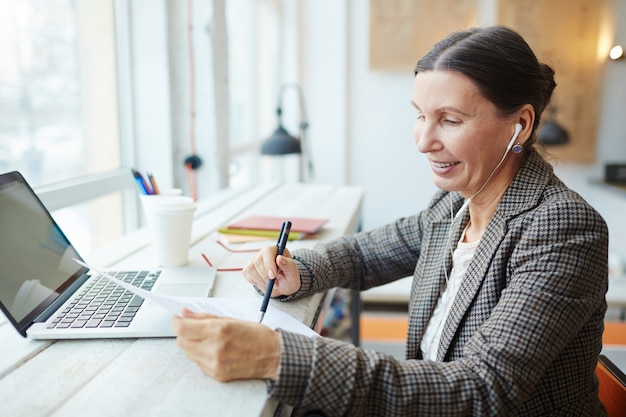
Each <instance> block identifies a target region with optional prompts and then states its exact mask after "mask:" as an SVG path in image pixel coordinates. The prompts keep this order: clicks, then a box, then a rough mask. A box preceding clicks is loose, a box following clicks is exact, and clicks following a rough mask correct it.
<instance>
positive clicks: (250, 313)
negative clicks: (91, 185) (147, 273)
mask: <svg viewBox="0 0 626 417" xmlns="http://www.w3.org/2000/svg"><path fill="white" fill-rule="evenodd" d="M74 260H75V261H76V262H77V263H78V264H79V265H82V266H84V267H85V268H89V269H90V270H92V271H95V272H97V273H99V274H101V275H102V276H104V277H106V278H108V279H109V280H111V281H113V282H114V283H116V284H117V285H119V286H120V287H122V288H124V289H126V290H128V291H130V292H132V293H133V294H136V295H138V296H140V297H141V298H143V299H145V300H147V301H150V302H153V303H155V304H158V305H160V306H161V307H163V308H165V309H166V310H167V311H169V312H170V313H172V314H173V315H177V316H178V315H180V313H181V311H182V309H183V308H186V309H188V310H191V311H195V312H199V313H210V314H215V315H218V316H226V317H233V318H237V319H241V320H247V321H253V322H256V321H258V317H259V309H260V307H261V300H260V299H258V298H255V297H209V298H205V297H170V296H166V295H159V294H156V293H152V292H150V291H146V290H144V289H142V288H139V287H135V286H134V285H131V284H129V283H127V282H124V281H122V280H120V279H118V278H116V277H114V276H113V275H110V274H108V273H107V272H106V271H103V270H101V269H98V268H94V267H92V266H90V265H87V264H86V263H84V262H82V261H80V260H78V259H74ZM263 324H264V325H265V326H267V327H269V328H271V329H278V328H280V329H283V330H287V331H290V332H293V333H298V334H302V335H305V336H309V337H319V335H318V334H317V333H315V332H314V331H313V330H312V329H310V328H309V327H307V326H305V325H304V324H303V323H302V322H300V321H299V320H296V319H295V318H293V317H291V316H290V315H289V314H287V313H285V312H284V311H281V310H279V309H277V308H276V307H274V306H272V303H270V305H269V306H268V308H267V312H266V313H265V317H264V318H263Z"/></svg>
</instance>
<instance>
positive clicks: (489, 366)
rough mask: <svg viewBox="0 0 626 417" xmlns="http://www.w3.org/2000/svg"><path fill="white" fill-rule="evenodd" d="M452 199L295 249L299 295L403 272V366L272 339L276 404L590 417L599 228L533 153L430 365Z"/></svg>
mask: <svg viewBox="0 0 626 417" xmlns="http://www.w3.org/2000/svg"><path fill="white" fill-rule="evenodd" d="M462 202H463V199H462V197H461V196H460V195H459V194H458V193H447V192H443V191H440V192H438V193H437V194H436V195H435V197H434V198H433V200H432V201H431V203H430V205H429V207H428V208H427V209H426V210H424V211H423V212H421V213H419V214H417V215H415V216H412V217H407V218H403V219H399V220H397V221H396V222H394V223H392V224H390V225H387V226H384V227H381V228H378V229H376V230H372V231H369V232H363V233H359V234H355V235H351V236H346V237H343V238H340V239H338V240H334V241H331V242H328V243H326V244H320V245H318V247H316V248H315V251H312V250H298V251H294V258H295V259H296V260H297V262H298V267H299V269H300V273H301V279H302V286H301V288H300V290H299V292H298V293H297V294H294V295H293V296H290V297H287V299H293V298H298V297H302V296H306V295H308V294H311V293H313V292H316V291H321V290H325V289H328V288H331V287H335V286H340V287H345V288H352V289H358V290H364V289H367V288H371V287H373V286H376V285H381V284H384V283H387V282H390V281H393V280H396V279H399V278H401V277H405V276H408V275H411V274H413V276H414V279H413V285H412V289H411V295H410V306H409V330H408V336H407V352H406V356H407V360H406V361H397V360H395V359H393V358H392V357H390V356H386V355H384V354H381V353H377V352H373V351H369V350H364V349H360V348H356V347H354V346H352V345H351V344H348V343H344V342H340V341H336V340H332V339H328V338H318V339H309V338H306V337H304V336H301V335H295V334H291V333H289V332H283V331H281V332H280V334H281V358H280V369H279V378H278V380H277V381H275V382H270V381H268V382H267V384H268V392H269V394H270V396H272V397H274V398H275V399H277V400H279V401H281V402H283V403H286V404H290V405H293V406H295V407H296V411H295V413H294V414H295V415H303V414H304V413H305V412H306V411H307V410H320V411H322V412H324V413H325V414H326V415H327V416H377V417H379V416H466V415H474V416H504V415H514V416H544V415H546V416H568V417H571V416H601V415H605V413H604V410H603V407H602V405H601V404H600V402H599V401H598V398H597V389H598V383H597V379H596V377H595V373H594V370H595V366H596V362H597V357H598V354H599V352H600V349H601V343H602V342H601V336H602V330H603V317H604V313H605V310H606V302H605V293H606V290H607V285H608V284H607V282H608V281H607V248H608V231H607V228H606V224H605V222H604V220H603V219H602V218H601V216H600V215H599V214H598V213H597V212H596V211H595V210H594V209H593V208H592V207H591V206H590V205H589V204H587V203H586V202H585V201H584V200H583V199H582V198H581V197H580V196H579V195H577V194H576V193H574V192H573V191H571V190H570V189H568V188H567V187H566V186H565V185H564V184H563V183H562V182H561V181H560V180H559V179H558V178H557V177H556V176H555V175H554V173H553V171H552V167H551V166H550V165H549V164H548V163H547V162H545V161H544V160H543V158H542V157H541V156H540V155H539V154H537V153H536V152H531V153H530V154H529V155H528V156H527V159H526V162H525V164H524V166H523V167H522V169H521V170H520V172H519V173H518V175H517V176H516V177H515V179H514V180H513V182H512V183H511V184H510V186H509V188H508V190H507V191H506V193H505V195H504V196H503V198H502V200H501V201H500V203H499V205H498V207H497V209H496V212H495V214H494V216H493V219H492V220H491V222H490V224H489V226H488V227H487V229H486V231H485V233H484V234H483V236H482V238H481V241H480V244H479V247H478V248H477V251H476V253H475V255H474V258H473V260H472V262H471V264H470V265H469V267H468V270H467V273H466V276H465V277H464V280H463V283H462V286H461V288H460V290H459V293H458V295H457V298H456V299H455V301H454V305H453V307H452V310H451V312H450V316H449V318H448V320H447V321H446V323H445V325H444V329H443V333H442V337H441V342H440V346H439V351H438V358H437V361H428V360H422V359H421V353H420V348H419V346H420V340H421V338H422V336H423V334H424V331H425V328H426V325H427V324H428V320H429V318H430V316H431V314H432V313H433V310H434V308H435V304H436V303H437V299H438V297H439V295H440V294H441V292H442V291H443V289H444V288H445V285H446V284H445V274H444V270H448V271H449V269H450V267H451V251H450V248H449V247H448V248H446V245H447V244H448V240H450V242H457V241H458V239H459V238H460V234H461V232H462V230H463V228H464V227H465V224H466V223H467V221H468V214H467V213H466V214H465V217H464V218H462V219H461V220H460V221H459V220H457V221H456V222H454V225H453V226H452V229H451V230H450V224H451V216H450V212H451V211H450V210H451V209H450V208H451V205H452V208H453V210H454V211H456V210H458V209H459V207H460V206H461V204H462Z"/></svg>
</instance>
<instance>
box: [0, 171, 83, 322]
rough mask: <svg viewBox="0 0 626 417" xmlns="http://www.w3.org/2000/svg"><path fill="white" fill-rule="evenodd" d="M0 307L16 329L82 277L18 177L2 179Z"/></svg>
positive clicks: (49, 219) (62, 238)
mask: <svg viewBox="0 0 626 417" xmlns="http://www.w3.org/2000/svg"><path fill="white" fill-rule="evenodd" d="M0 230H1V232H0V233H1V236H0V271H1V272H0V302H1V307H2V310H3V311H4V313H5V314H6V315H7V316H8V318H9V319H10V320H12V321H14V324H15V325H16V326H18V327H19V328H20V329H23V328H24V327H25V326H27V325H28V324H29V323H30V321H32V320H33V319H34V318H35V317H36V316H37V315H39V314H40V313H41V312H42V311H43V310H45V308H46V307H48V306H49V305H50V304H51V303H52V302H54V300H55V299H56V298H57V297H58V296H59V294H60V293H61V292H62V291H63V290H64V289H65V288H67V287H68V286H69V285H70V284H71V283H72V282H73V281H75V280H76V279H77V277H78V276H80V275H81V274H80V273H79V272H81V270H83V271H84V268H82V267H80V266H79V265H78V264H77V263H76V262H74V261H73V260H72V258H78V259H80V257H79V256H78V254H77V252H76V251H75V249H74V248H73V247H72V246H71V244H70V243H69V241H68V240H67V238H66V237H65V235H64V234H63V232H62V231H61V230H60V229H59V227H58V226H57V224H56V223H55V222H54V220H53V219H52V217H51V215H50V213H49V212H48V211H47V210H46V209H45V208H44V206H43V204H42V203H41V201H40V200H39V198H37V196H36V195H35V193H34V192H33V190H32V189H31V187H30V186H29V185H28V184H27V183H26V181H25V180H24V178H23V177H22V176H21V175H20V174H19V173H17V172H10V173H7V174H3V175H0Z"/></svg>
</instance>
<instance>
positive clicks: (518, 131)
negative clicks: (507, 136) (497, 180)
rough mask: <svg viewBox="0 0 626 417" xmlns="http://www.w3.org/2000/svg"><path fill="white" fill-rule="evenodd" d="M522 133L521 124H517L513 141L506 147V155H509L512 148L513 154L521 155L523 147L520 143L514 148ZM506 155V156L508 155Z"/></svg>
mask: <svg viewBox="0 0 626 417" xmlns="http://www.w3.org/2000/svg"><path fill="white" fill-rule="evenodd" d="M521 131H522V125H521V124H520V123H515V133H514V134H513V137H512V138H511V141H510V142H509V144H508V145H507V147H506V153H508V152H509V151H510V150H511V148H513V153H520V152H522V145H520V144H519V143H518V144H517V145H515V146H513V144H514V143H515V139H517V137H518V136H519V133H520V132H521ZM506 153H505V155H506Z"/></svg>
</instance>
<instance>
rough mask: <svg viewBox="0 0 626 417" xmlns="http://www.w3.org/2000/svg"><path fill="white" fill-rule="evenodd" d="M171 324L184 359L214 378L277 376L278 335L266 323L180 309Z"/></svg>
mask: <svg viewBox="0 0 626 417" xmlns="http://www.w3.org/2000/svg"><path fill="white" fill-rule="evenodd" d="M172 327H173V328H174V331H175V332H176V336H177V338H176V342H177V344H178V346H179V347H180V348H181V349H182V350H183V351H184V352H185V354H186V355H187V358H189V360H191V361H193V362H195V363H196V364H197V365H198V367H199V368H200V369H201V370H202V371H203V372H205V373H206V374H208V375H209V376H211V377H212V378H214V379H216V380H218V381H221V382H226V381H233V380H237V379H276V378H277V377H278V366H279V362H280V335H279V334H278V333H277V332H275V331H274V330H272V329H270V328H269V327H267V326H264V325H262V324H258V323H254V322H248V321H243V320H237V319H232V318H227V317H219V316H214V315H211V314H204V313H194V312H191V311H189V310H183V312H182V317H178V316H175V317H174V318H173V319H172Z"/></svg>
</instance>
